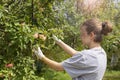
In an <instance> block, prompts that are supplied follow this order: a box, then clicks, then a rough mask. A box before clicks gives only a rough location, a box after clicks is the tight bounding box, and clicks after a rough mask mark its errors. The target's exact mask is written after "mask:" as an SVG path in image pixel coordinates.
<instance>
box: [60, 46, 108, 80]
mask: <svg viewBox="0 0 120 80" xmlns="http://www.w3.org/2000/svg"><path fill="white" fill-rule="evenodd" d="M106 63H107V58H106V53H105V51H104V49H103V48H101V47H95V48H92V49H88V50H83V51H80V52H78V53H76V54H75V55H73V56H72V57H71V58H69V59H67V60H65V61H63V62H62V66H63V67H64V69H65V71H66V72H67V73H68V74H69V75H70V76H71V77H72V79H73V80H102V78H103V76H104V73H105V70H106Z"/></svg>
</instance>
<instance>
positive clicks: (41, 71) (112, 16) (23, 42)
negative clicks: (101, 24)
mask: <svg viewBox="0 0 120 80" xmlns="http://www.w3.org/2000/svg"><path fill="white" fill-rule="evenodd" d="M80 1H83V0H0V80H71V78H70V76H69V75H68V74H67V73H66V72H64V71H63V72H58V71H55V70H53V69H50V68H49V67H48V66H47V65H45V64H44V63H43V62H42V61H40V60H38V59H37V58H36V56H35V55H34V51H33V49H34V48H35V47H36V46H40V47H41V49H42V51H43V53H44V54H45V55H46V56H47V57H48V58H50V59H52V60H55V61H58V62H61V61H63V60H65V59H67V58H68V57H70V56H68V55H67V54H66V53H65V52H64V51H63V50H62V49H61V48H60V47H59V46H57V45H56V44H55V41H54V40H53V39H52V35H53V34H54V35H56V36H57V37H58V38H60V39H61V40H63V41H64V42H65V43H66V44H68V45H70V46H71V47H73V48H74V49H76V50H79V51H80V50H82V49H84V47H83V46H82V44H81V40H80V37H79V36H80V30H79V28H80V24H82V23H83V22H84V21H85V20H87V19H89V18H93V17H97V18H99V19H100V20H101V21H105V20H109V21H111V22H112V24H113V32H112V33H110V34H109V36H106V37H104V40H103V42H102V47H103V48H104V49H105V51H106V53H107V61H108V63H107V70H106V73H105V75H104V79H103V80H119V79H120V76H119V75H120V65H119V64H120V1H119V0H101V1H103V2H102V3H101V5H100V7H98V8H97V9H95V10H94V11H91V10H85V9H83V8H81V7H82V5H79V3H80ZM37 34H39V36H36V37H39V38H34V37H33V35H37Z"/></svg>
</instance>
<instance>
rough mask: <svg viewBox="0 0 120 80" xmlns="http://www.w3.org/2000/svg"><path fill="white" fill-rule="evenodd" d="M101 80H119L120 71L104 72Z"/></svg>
mask: <svg viewBox="0 0 120 80" xmlns="http://www.w3.org/2000/svg"><path fill="white" fill-rule="evenodd" d="M103 80H120V71H108V70H107V71H106V73H105V75H104V79H103Z"/></svg>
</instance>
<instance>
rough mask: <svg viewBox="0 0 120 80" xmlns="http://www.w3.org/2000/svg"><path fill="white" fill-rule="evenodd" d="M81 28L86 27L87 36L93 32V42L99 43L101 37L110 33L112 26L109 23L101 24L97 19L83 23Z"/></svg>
mask: <svg viewBox="0 0 120 80" xmlns="http://www.w3.org/2000/svg"><path fill="white" fill-rule="evenodd" d="M82 26H85V27H86V31H87V34H90V33H91V32H94V34H95V35H96V36H95V39H94V41H95V42H101V41H102V36H103V35H107V34H108V33H110V32H112V24H111V23H110V22H109V21H105V22H101V21H100V20H99V19H97V18H92V19H89V20H87V21H85V22H84V23H83V24H82Z"/></svg>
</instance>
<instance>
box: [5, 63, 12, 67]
mask: <svg viewBox="0 0 120 80" xmlns="http://www.w3.org/2000/svg"><path fill="white" fill-rule="evenodd" d="M5 67H6V68H12V67H13V64H12V63H9V64H6V65H5Z"/></svg>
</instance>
